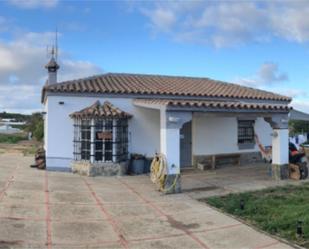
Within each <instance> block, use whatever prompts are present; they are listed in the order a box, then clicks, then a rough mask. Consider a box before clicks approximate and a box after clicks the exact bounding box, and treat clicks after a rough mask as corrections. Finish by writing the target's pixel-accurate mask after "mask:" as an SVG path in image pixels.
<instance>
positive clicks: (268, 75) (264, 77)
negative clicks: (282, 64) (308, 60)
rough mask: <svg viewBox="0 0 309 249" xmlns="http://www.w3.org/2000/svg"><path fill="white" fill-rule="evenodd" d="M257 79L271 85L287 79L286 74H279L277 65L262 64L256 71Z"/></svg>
mask: <svg viewBox="0 0 309 249" xmlns="http://www.w3.org/2000/svg"><path fill="white" fill-rule="evenodd" d="M258 77H259V78H260V79H261V81H262V82H265V83H273V82H281V81H286V80H288V79H289V77H288V75H287V73H282V72H279V68H278V65H277V64H275V63H264V64H262V66H261V68H260V70H259V71H258Z"/></svg>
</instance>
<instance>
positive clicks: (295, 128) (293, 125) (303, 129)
mask: <svg viewBox="0 0 309 249" xmlns="http://www.w3.org/2000/svg"><path fill="white" fill-rule="evenodd" d="M289 127H290V129H291V133H292V134H299V133H308V132H309V122H308V121H302V120H291V121H290V122H289Z"/></svg>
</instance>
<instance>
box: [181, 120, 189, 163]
mask: <svg viewBox="0 0 309 249" xmlns="http://www.w3.org/2000/svg"><path fill="white" fill-rule="evenodd" d="M191 166H192V122H191V121H190V122H187V123H185V124H184V125H183V126H182V128H181V129H180V167H181V168H184V167H191Z"/></svg>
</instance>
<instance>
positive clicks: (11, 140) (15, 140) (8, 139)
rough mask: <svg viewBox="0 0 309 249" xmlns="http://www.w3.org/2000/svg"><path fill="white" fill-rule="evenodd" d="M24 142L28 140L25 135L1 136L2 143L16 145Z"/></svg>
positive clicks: (0, 141)
mask: <svg viewBox="0 0 309 249" xmlns="http://www.w3.org/2000/svg"><path fill="white" fill-rule="evenodd" d="M22 140H27V137H26V136H25V135H24V134H0V143H7V144H16V143H18V142H19V141H22Z"/></svg>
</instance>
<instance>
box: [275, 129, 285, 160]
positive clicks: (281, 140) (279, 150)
mask: <svg viewBox="0 0 309 249" xmlns="http://www.w3.org/2000/svg"><path fill="white" fill-rule="evenodd" d="M272 160H273V162H272V163H273V164H275V165H285V164H288V163H289V130H288V129H273V138H272Z"/></svg>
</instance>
